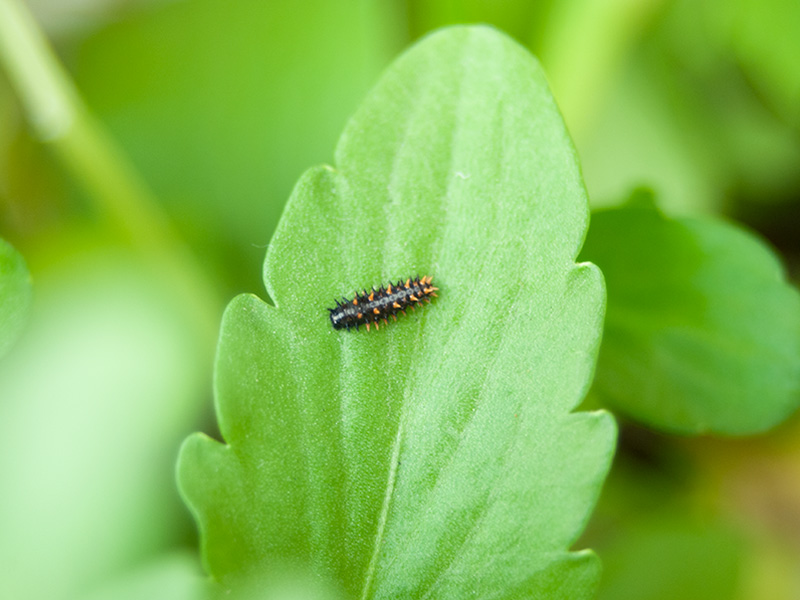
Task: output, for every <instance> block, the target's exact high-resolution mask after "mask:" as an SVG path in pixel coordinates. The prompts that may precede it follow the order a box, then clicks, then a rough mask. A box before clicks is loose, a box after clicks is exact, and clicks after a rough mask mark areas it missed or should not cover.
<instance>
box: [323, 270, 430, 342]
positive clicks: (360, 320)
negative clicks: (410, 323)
mask: <svg viewBox="0 0 800 600" xmlns="http://www.w3.org/2000/svg"><path fill="white" fill-rule="evenodd" d="M432 280H433V278H432V277H430V276H425V277H419V276H417V277H415V278H414V279H411V278H410V277H409V278H408V279H406V281H405V283H403V282H402V281H398V282H397V283H396V284H392V283H389V285H387V286H386V287H384V286H381V287H380V288H379V289H377V290H376V289H375V288H374V287H373V288H372V290H371V291H367V290H364V291H363V292H362V293H360V294H359V293H356V295H355V297H354V298H353V299H352V300H348V299H347V298H343V300H344V302H339V301H338V300H336V301H335V302H336V308H329V309H328V311H329V312H330V317H331V324H332V325H333V328H334V329H347V330H348V331H350V329H351V328H352V327H355V328H356V329H358V328H359V326H360V325H366V327H367V331H369V327H370V325H373V324H374V325H375V329H378V321H383V322H384V323H386V324H388V323H389V317H392V318H393V319H394V320H395V321H396V320H397V313H403V314H406V310H405V309H406V308H407V307H411V309H412V310H416V307H417V304H422V301H423V300H424V301H425V302H430V301H431V298H432V297H436V291H437V290H438V289H439V288H435V287H433V284H432Z"/></svg>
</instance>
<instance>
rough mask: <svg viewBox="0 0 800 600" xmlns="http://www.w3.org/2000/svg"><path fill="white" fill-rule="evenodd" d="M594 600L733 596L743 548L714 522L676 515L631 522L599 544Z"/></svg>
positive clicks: (684, 599) (685, 599)
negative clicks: (597, 585)
mask: <svg viewBox="0 0 800 600" xmlns="http://www.w3.org/2000/svg"><path fill="white" fill-rule="evenodd" d="M601 548H602V550H601V556H602V557H603V578H602V580H601V584H600V592H599V594H598V596H597V598H598V600H675V599H676V598H680V599H681V600H720V599H722V598H736V597H737V592H738V591H739V587H740V583H741V582H740V570H741V563H742V555H743V550H744V547H743V544H742V540H741V539H740V538H739V536H737V535H735V534H734V533H733V532H732V531H731V530H730V529H729V528H728V527H725V526H723V525H721V524H719V523H702V522H699V521H697V520H696V519H692V518H691V517H688V516H686V515H685V514H682V513H674V514H670V513H666V514H664V513H660V514H655V515H648V517H646V518H644V519H641V518H639V519H634V520H633V521H632V522H628V523H626V524H625V526H624V527H623V528H622V529H621V530H619V531H617V532H616V535H615V536H614V539H613V540H611V541H610V543H609V544H608V545H607V546H601Z"/></svg>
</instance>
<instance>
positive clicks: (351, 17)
mask: <svg viewBox="0 0 800 600" xmlns="http://www.w3.org/2000/svg"><path fill="white" fill-rule="evenodd" d="M392 15H393V13H392V11H391V10H389V4H388V3H375V2H370V1H367V0H347V1H345V2H336V3H331V2H328V1H327V0H310V1H306V2H260V1H252V0H229V1H227V2H218V1H217V0H184V1H181V2H170V3H167V4H165V5H161V6H158V7H155V8H153V9H151V10H149V11H147V12H141V13H140V14H136V15H132V16H130V17H129V18H127V19H125V20H123V21H121V22H120V23H116V24H113V25H111V26H110V27H108V28H107V29H106V30H103V31H101V32H100V33H98V34H97V35H95V36H93V37H92V38H90V39H89V40H88V41H86V42H85V43H84V44H83V45H82V46H81V47H80V48H79V49H78V53H77V58H76V60H75V76H76V78H77V82H78V85H79V87H80V89H81V90H82V92H83V93H84V94H85V95H86V97H87V100H88V103H89V104H90V106H91V107H92V108H93V109H94V110H95V111H96V112H97V113H98V115H99V116H100V117H101V118H102V119H103V121H105V122H106V123H107V124H108V126H109V127H110V129H111V131H112V132H113V134H114V135H115V136H116V137H117V138H118V139H119V140H120V141H121V143H122V145H123V146H124V148H125V149H126V150H127V151H128V152H129V153H130V155H131V157H132V159H133V162H134V163H135V164H136V166H137V167H138V168H139V169H140V171H141V172H142V173H143V174H144V176H145V178H146V179H147V180H148V181H149V182H150V184H151V185H152V186H153V188H154V190H155V192H156V195H157V196H158V197H160V198H162V199H163V200H164V201H165V202H166V203H167V204H168V208H169V210H170V211H171V212H172V214H173V216H174V217H175V218H176V220H177V221H178V222H179V224H180V225H181V226H182V229H183V233H184V235H186V236H187V237H188V238H189V239H190V240H192V241H193V243H194V245H195V246H196V247H197V249H198V250H199V251H200V252H202V253H204V254H205V255H206V256H208V255H211V258H213V259H215V260H220V259H219V256H218V254H219V253H220V252H222V253H227V254H229V255H230V254H231V253H233V254H234V256H233V257H231V256H228V258H227V262H223V263H221V264H220V265H218V268H223V269H226V275H227V276H228V277H232V275H233V277H232V278H233V281H234V282H236V281H237V280H236V277H235V276H242V274H243V273H244V276H245V277H247V276H250V277H252V285H253V286H255V285H257V284H258V281H257V279H256V278H255V277H253V275H252V274H255V273H256V272H257V270H258V265H259V263H260V261H261V259H262V257H263V248H264V245H265V244H266V242H267V241H268V240H269V237H270V235H271V233H272V230H273V228H274V226H275V224H276V223H277V220H278V217H279V215H280V213H281V210H282V209H283V204H284V202H285V199H286V198H287V197H288V195H289V193H290V191H291V187H292V185H293V184H294V182H295V181H296V179H297V177H298V176H299V175H300V174H301V173H302V171H303V169H305V168H306V166H307V165H308V164H313V163H316V162H321V161H327V160H330V148H331V147H333V145H334V143H335V140H336V136H337V135H338V133H339V131H340V130H341V128H342V125H343V124H344V122H345V119H346V117H347V116H348V115H349V114H350V113H351V112H352V110H353V109H354V108H355V106H356V105H357V103H358V101H359V100H360V99H361V97H362V95H363V94H364V92H366V90H367V87H368V85H369V82H370V81H372V80H374V78H375V76H376V75H377V73H378V72H379V70H380V68H382V67H383V66H384V65H385V64H386V62H388V59H389V57H390V56H391V55H392V53H393V52H394V51H395V50H396V45H397V42H396V41H395V39H394V37H393V34H392V30H391V29H390V28H389V23H390V22H391V21H390V17H391V16H392ZM237 253H238V254H239V255H241V256H236V254H237ZM237 269H240V270H241V272H237V271H236V270H237ZM239 286H241V282H239ZM238 289H241V287H238ZM251 289H252V288H251Z"/></svg>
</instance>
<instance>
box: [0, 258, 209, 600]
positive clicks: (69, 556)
mask: <svg viewBox="0 0 800 600" xmlns="http://www.w3.org/2000/svg"><path fill="white" fill-rule="evenodd" d="M99 255H100V253H96V254H93V255H87V256H85V257H84V258H82V259H72V260H70V261H69V263H68V264H66V263H65V264H62V265H61V266H60V267H59V268H51V269H50V270H49V271H46V272H41V271H40V272H38V273H37V277H36V281H37V287H36V290H37V293H36V301H35V303H34V305H33V309H32V313H31V319H30V324H29V327H28V331H27V332H26V335H25V336H24V337H23V339H22V340H21V343H20V344H19V345H18V346H17V347H16V348H15V350H14V352H13V353H12V354H11V355H9V356H7V357H6V359H4V360H3V361H2V363H0V481H2V482H3V484H2V493H0V531H2V535H0V564H2V565H3V567H2V572H3V576H2V580H3V594H4V595H7V596H8V597H9V598H26V599H32V600H36V599H46V600H59V599H61V598H73V597H74V595H75V594H81V593H83V592H86V591H88V590H89V589H90V588H93V587H95V586H96V585H98V583H99V582H100V581H101V580H104V579H107V578H109V577H111V576H113V575H117V574H118V573H119V572H121V571H122V570H124V569H126V568H128V567H129V566H131V565H132V564H134V563H136V562H138V561H140V560H142V558H143V557H145V556H147V555H148V554H149V553H151V552H153V551H154V550H158V549H162V548H164V547H165V546H166V545H168V544H172V543H175V541H176V540H177V539H180V538H181V537H182V536H183V535H185V531H186V529H187V528H188V525H189V523H188V519H185V520H184V518H183V517H184V513H183V510H182V507H181V505H180V501H179V500H178V495H177V490H176V489H175V486H174V483H173V481H174V475H173V474H174V456H175V452H176V449H177V446H178V443H179V440H180V439H181V438H182V437H184V436H185V435H186V433H187V432H188V431H190V430H191V429H193V428H194V427H196V424H197V414H198V410H199V409H200V407H201V406H202V403H203V402H204V401H205V395H204V394H202V393H201V390H202V386H203V384H204V383H205V378H204V377H203V376H202V373H203V372H204V371H203V370H202V367H203V366H204V365H202V362H201V359H202V358H205V356H204V355H203V356H199V355H200V354H201V346H200V344H198V343H197V339H196V338H195V337H194V335H193V334H192V332H191V331H190V330H189V326H188V324H187V323H186V322H185V321H184V320H183V317H182V315H181V313H180V312H179V310H178V307H177V306H175V302H174V301H173V300H172V299H171V298H170V297H169V296H168V295H166V294H165V293H163V292H162V291H159V290H158V289H156V288H155V287H154V284H153V279H152V278H151V277H150V276H149V275H148V274H146V273H143V272H142V269H141V267H137V266H136V264H135V263H134V262H133V261H131V260H130V258H128V257H126V256H124V255H121V254H118V253H115V252H110V251H109V250H108V248H104V249H103V251H102V257H101V256H99ZM43 573H46V576H43Z"/></svg>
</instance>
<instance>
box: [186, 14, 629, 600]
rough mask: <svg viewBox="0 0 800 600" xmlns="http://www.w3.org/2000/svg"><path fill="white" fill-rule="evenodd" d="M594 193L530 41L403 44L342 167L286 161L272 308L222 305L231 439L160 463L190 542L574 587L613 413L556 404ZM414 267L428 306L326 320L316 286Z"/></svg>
mask: <svg viewBox="0 0 800 600" xmlns="http://www.w3.org/2000/svg"><path fill="white" fill-rule="evenodd" d="M587 220H588V209H587V204H586V197H585V192H584V189H583V185H582V182H581V179H580V173H579V169H578V165H577V161H576V157H575V152H574V149H573V147H572V145H571V143H570V140H569V138H568V136H567V133H566V131H565V128H564V124H563V122H562V120H561V117H560V116H559V114H558V110H557V108H556V106H555V103H554V101H553V98H552V96H551V94H550V92H549V90H548V88H547V84H546V81H545V77H544V74H543V73H542V71H541V69H540V68H539V66H538V65H537V63H536V62H535V61H534V60H533V59H532V57H531V56H530V55H529V54H528V53H527V52H526V51H525V50H524V49H523V48H521V47H520V46H518V45H516V44H515V43H514V42H512V41H511V40H510V39H508V38H507V37H505V36H503V35H501V34H499V33H498V32H496V31H494V30H492V29H488V28H482V27H477V28H452V29H447V30H444V31H443V32H441V33H438V34H435V35H432V36H431V37H428V38H426V39H425V40H424V41H422V42H421V43H419V44H418V45H417V46H415V47H414V48H413V49H412V50H410V51H409V52H408V53H407V54H405V55H404V56H402V57H401V58H400V59H398V60H397V62H396V63H395V64H394V65H393V66H392V67H391V68H390V69H389V70H388V72H387V73H386V74H385V76H384V77H383V79H382V80H381V81H380V83H379V84H378V85H377V87H376V88H375V89H374V90H373V91H372V93H371V94H370V96H369V97H368V98H367V100H366V101H365V102H364V104H363V105H362V106H361V107H360V109H359V110H358V112H357V113H356V115H355V116H354V117H353V119H352V120H351V121H350V123H349V125H348V126H347V128H346V129H345V131H344V134H343V135H342V137H341V139H340V141H339V145H338V148H337V150H336V167H335V168H331V167H320V168H315V169H311V170H309V171H308V172H307V173H306V174H305V175H304V176H303V177H302V178H301V180H300V181H299V183H298V184H297V187H296V188H295V191H294V194H293V196H292V198H291V199H290V201H289V203H288V205H287V208H286V212H285V214H284V216H283V219H282V220H281V222H280V224H279V226H278V229H277V231H276V234H275V237H274V239H273V241H272V243H271V244H270V248H269V252H268V254H267V259H266V262H265V281H266V286H267V291H268V293H269V296H270V298H273V299H274V300H275V306H271V305H268V304H266V303H264V302H262V301H261V300H259V299H258V298H256V297H254V296H240V297H238V298H237V299H235V300H234V301H233V302H232V303H231V304H230V306H229V307H228V309H227V311H226V313H225V316H224V320H223V325H222V332H221V337H220V344H219V348H218V358H217V367H216V401H217V413H218V418H219V425H220V430H221V432H222V435H223V437H224V439H225V441H226V442H227V445H223V444H220V443H218V442H216V441H213V440H211V439H210V438H208V437H206V436H203V435H201V434H197V435H195V436H193V437H191V438H189V439H188V440H187V442H186V443H185V445H184V447H183V451H182V454H181V458H180V463H179V480H180V486H181V489H182V492H183V494H184V497H185V499H186V501H187V503H188V504H189V506H190V508H191V510H192V512H193V513H194V514H195V516H196V518H197V520H198V522H199V525H200V529H201V534H202V547H203V554H204V559H205V563H206V565H207V567H208V569H209V570H210V572H211V573H212V574H213V576H214V577H215V578H217V579H218V580H219V581H221V582H222V583H223V584H225V585H232V584H233V583H234V582H235V580H236V578H237V577H239V576H244V575H246V574H252V573H265V572H266V573H269V572H270V571H275V572H282V571H284V570H285V569H286V565H287V563H288V564H296V565H300V566H301V567H303V566H305V567H306V568H307V569H310V570H311V572H313V573H315V574H317V575H318V576H320V577H323V578H325V579H327V580H329V581H333V582H336V583H337V584H338V585H339V586H340V588H341V589H342V590H343V591H344V592H345V593H346V594H347V595H348V596H349V597H352V598H424V597H429V598H430V597H436V598H466V597H488V596H490V595H491V596H492V597H496V598H522V597H525V598H527V597H531V596H535V597H539V598H584V597H589V596H591V594H592V593H593V590H594V587H595V585H596V580H597V569H598V564H597V561H596V559H595V558H594V555H593V554H591V553H588V552H579V553H571V552H569V551H568V548H569V546H570V545H571V544H572V543H573V542H574V541H575V539H576V537H577V536H578V535H579V533H580V532H581V530H582V529H583V526H584V524H585V522H586V519H587V518H588V515H589V512H590V510H591V508H592V506H593V504H594V502H595V500H596V496H597V494H598V490H599V488H600V485H601V483H602V481H603V478H604V476H605V473H606V471H607V469H608V464H609V461H610V458H611V454H612V451H613V446H614V438H615V426H614V422H613V420H612V419H611V417H610V416H609V415H607V414H605V413H594V414H589V413H577V414H570V411H571V410H572V409H573V408H574V407H575V406H576V404H577V403H579V402H580V400H581V398H582V396H583V395H584V393H585V391H586V389H587V386H588V382H589V380H590V378H591V375H592V370H593V365H594V359H595V352H596V348H597V346H598V343H599V336H600V328H601V323H602V316H603V303H604V300H603V297H604V296H603V294H604V290H603V283H602V278H601V275H600V272H599V271H598V269H597V268H596V267H594V266H593V265H588V264H584V265H576V264H575V262H574V258H575V256H576V254H577V252H578V250H579V248H580V245H581V242H582V239H583V236H584V231H585V228H586V226H587ZM417 273H419V274H420V275H423V274H429V275H432V276H434V283H435V284H436V285H437V286H438V287H439V288H440V290H441V291H440V297H439V298H438V299H437V300H436V301H435V302H434V303H433V304H432V305H430V306H427V307H426V308H424V309H422V310H418V311H416V313H413V314H409V316H408V317H401V319H400V321H399V322H398V323H396V324H392V325H390V326H389V327H385V328H384V327H381V329H380V331H377V332H376V331H374V330H373V331H372V332H371V333H367V332H365V331H364V330H363V329H362V330H361V331H360V332H354V331H353V332H340V331H335V330H333V329H332V328H331V325H330V323H329V321H328V318H327V314H328V313H327V311H326V308H327V307H329V306H332V305H333V298H334V297H341V296H343V295H348V294H352V293H353V292H354V291H355V289H356V288H360V287H363V286H367V287H369V286H371V285H378V284H381V283H385V282H388V281H389V280H390V279H393V280H395V281H396V280H397V279H398V278H399V277H407V276H409V275H411V276H414V275H415V274H417Z"/></svg>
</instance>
